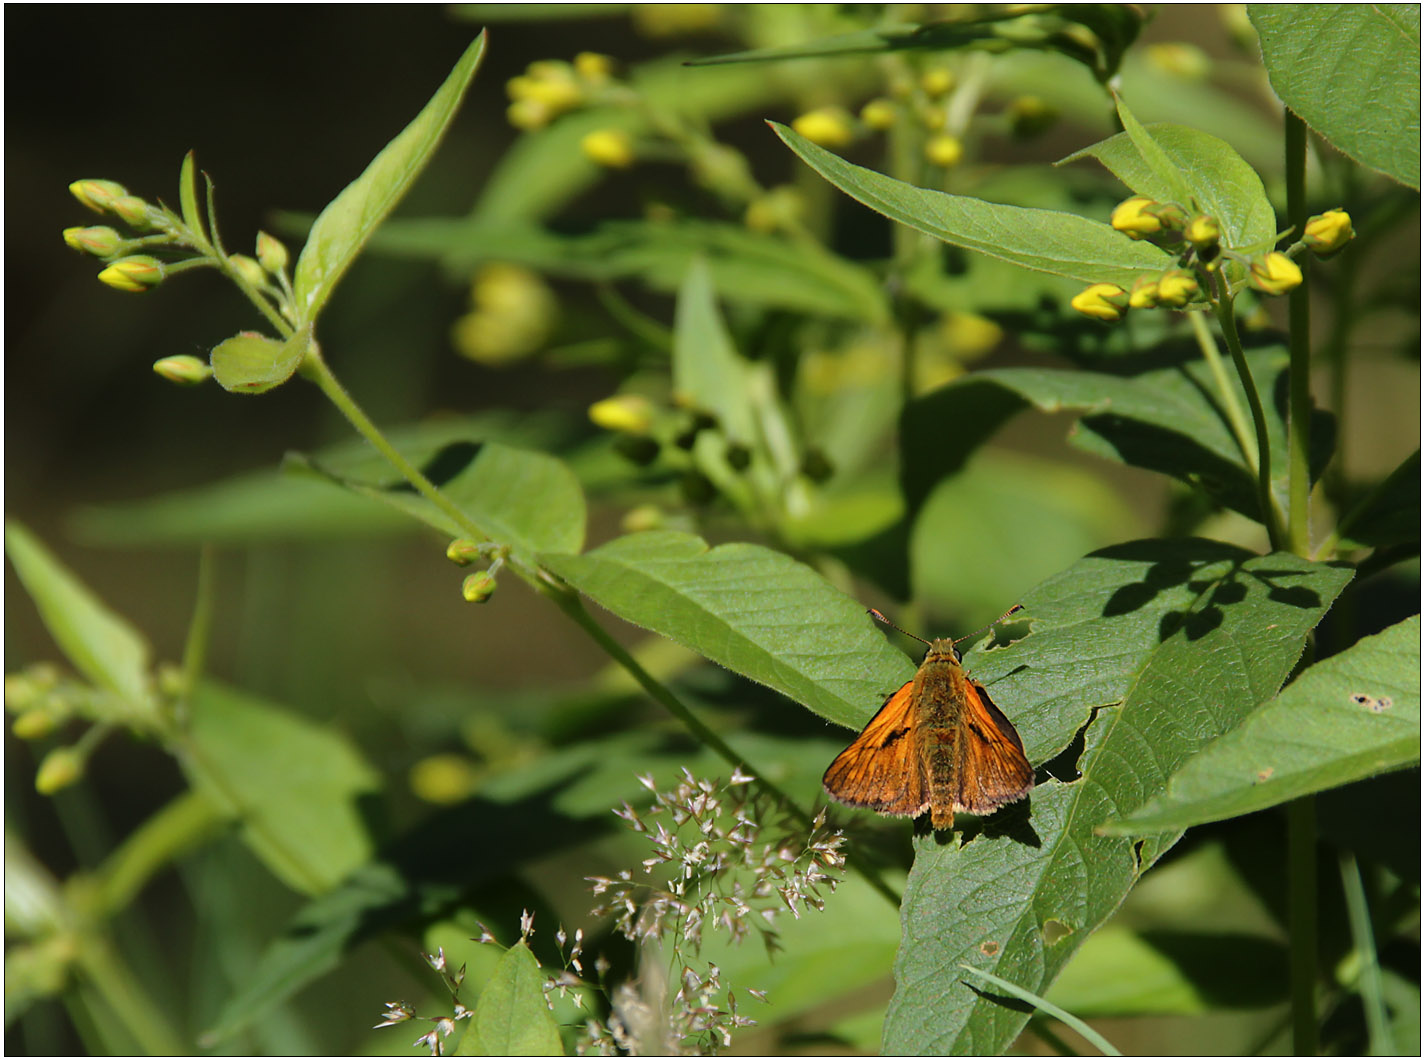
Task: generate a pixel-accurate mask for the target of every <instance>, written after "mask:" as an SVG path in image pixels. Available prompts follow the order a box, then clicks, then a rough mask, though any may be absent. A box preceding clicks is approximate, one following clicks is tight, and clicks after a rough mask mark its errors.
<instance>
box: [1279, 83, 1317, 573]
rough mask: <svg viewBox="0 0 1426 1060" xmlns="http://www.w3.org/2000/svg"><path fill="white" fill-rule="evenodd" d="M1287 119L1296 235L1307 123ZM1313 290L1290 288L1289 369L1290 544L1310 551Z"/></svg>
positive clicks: (1290, 208) (1300, 223)
mask: <svg viewBox="0 0 1426 1060" xmlns="http://www.w3.org/2000/svg"><path fill="white" fill-rule="evenodd" d="M1283 114H1284V116H1285V119H1286V128H1285V131H1284V140H1285V142H1286V150H1287V219H1288V221H1289V222H1290V223H1291V224H1292V230H1293V233H1294V235H1298V236H1300V235H1301V234H1302V232H1303V231H1304V230H1305V229H1306V227H1307V183H1306V176H1305V173H1306V168H1307V126H1306V125H1305V124H1304V123H1303V121H1302V119H1301V118H1299V117H1298V116H1297V115H1295V114H1293V113H1292V111H1290V110H1288V109H1287V108H1285V107H1284V108H1283ZM1311 306H1312V302H1311V294H1310V292H1309V290H1308V286H1307V284H1305V283H1302V284H1298V285H1297V286H1296V287H1294V288H1293V289H1292V290H1291V291H1289V292H1288V293H1287V317H1288V354H1289V359H1288V375H1287V380H1288V382H1287V542H1286V544H1287V547H1288V548H1289V549H1291V550H1292V552H1293V553H1294V554H1295V555H1298V556H1303V557H1307V556H1308V555H1309V554H1310V553H1311V549H1312V544H1311V527H1310V525H1309V521H1308V505H1307V501H1308V497H1309V495H1310V493H1311V490H1312V479H1311V468H1310V466H1309V458H1310V450H1309V446H1310V442H1311V427H1312V392H1311V383H1312V381H1311V378H1310V375H1309V373H1310V371H1311V368H1312V348H1311V336H1310V335H1309V334H1308V326H1309V324H1310V323H1311Z"/></svg>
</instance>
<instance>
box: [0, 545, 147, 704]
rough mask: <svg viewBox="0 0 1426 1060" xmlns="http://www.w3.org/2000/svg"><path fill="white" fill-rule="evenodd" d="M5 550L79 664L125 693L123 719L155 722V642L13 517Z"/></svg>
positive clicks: (47, 624) (89, 674)
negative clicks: (152, 679)
mask: <svg viewBox="0 0 1426 1060" xmlns="http://www.w3.org/2000/svg"><path fill="white" fill-rule="evenodd" d="M5 554H6V555H7V556H9V557H10V562H11V563H12V564H13V565H14V567H15V573H16V574H17V575H19V577H20V582H21V584H23V585H24V587H25V591H26V592H28V593H29V594H30V598H31V599H32V600H34V602H35V606H36V607H37V608H39V612H40V618H41V619H42V620H43V621H44V624H45V628H46V629H47V630H49V633H50V636H51V637H53V638H54V642H55V643H56V644H57V645H59V649H60V651H62V652H64V654H65V657H66V658H67V659H69V661H70V663H71V664H73V666H74V668H75V669H76V670H78V671H79V672H80V673H81V674H83V675H84V676H85V677H86V678H88V679H89V680H90V681H91V682H93V683H94V684H95V685H97V686H98V687H99V688H103V689H107V690H108V691H110V692H113V693H114V694H115V695H116V696H117V697H118V698H119V702H118V704H117V705H116V706H117V707H118V709H120V710H121V711H122V712H123V713H122V720H127V721H129V722H131V723H132V722H138V723H144V722H147V723H148V724H153V723H155V722H156V720H157V719H156V716H155V712H156V711H157V709H158V705H157V702H156V701H155V699H154V697H153V689H152V686H151V683H150V680H149V661H150V659H149V646H148V642H147V641H145V640H144V638H143V636H142V635H140V633H139V632H138V630H136V629H134V627H133V626H131V625H129V623H128V622H127V621H125V620H124V619H123V618H121V617H120V616H119V615H117V614H115V613H114V612H113V611H111V610H110V609H109V608H108V607H107V606H105V604H104V603H103V601H101V600H100V599H99V598H98V597H97V596H95V595H94V594H93V593H92V592H90V590H89V588H88V587H87V586H85V585H84V583H83V582H81V581H80V580H79V579H78V578H76V577H75V576H74V574H73V573H72V572H71V571H70V570H69V569H68V568H67V567H65V566H64V564H62V563H61V562H60V561H59V560H58V558H56V557H55V555H54V554H53V553H52V552H50V550H49V549H47V548H46V547H45V546H44V545H43V544H41V543H40V541H39V539H38V538H36V537H35V536H34V535H33V534H31V533H30V532H29V531H28V530H26V529H25V528H24V527H23V526H22V525H20V524H19V523H18V522H15V521H14V520H9V519H7V520H6V521H5ZM116 720H121V719H118V718H116Z"/></svg>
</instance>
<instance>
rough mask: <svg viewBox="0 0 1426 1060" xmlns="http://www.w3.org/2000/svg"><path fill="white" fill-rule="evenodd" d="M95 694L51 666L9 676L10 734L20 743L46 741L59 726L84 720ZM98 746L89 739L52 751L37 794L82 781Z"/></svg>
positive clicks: (42, 764)
mask: <svg viewBox="0 0 1426 1060" xmlns="http://www.w3.org/2000/svg"><path fill="white" fill-rule="evenodd" d="M95 694H96V692H95V690H94V689H92V688H90V687H88V686H87V685H84V684H83V683H82V682H80V681H77V680H75V679H74V678H71V677H65V676H62V675H61V674H60V672H59V670H58V669H57V668H56V667H55V666H54V665H52V664H50V663H36V664H35V665H33V666H30V667H29V668H28V669H26V670H23V671H20V672H19V673H11V674H6V675H5V709H6V710H7V711H9V712H10V713H11V714H13V715H15V720H14V721H13V722H12V723H11V726H10V731H11V732H13V733H14V734H15V736H17V737H18V738H19V739H21V740H38V739H41V738H43V737H46V736H48V735H50V734H51V733H52V732H54V731H55V730H56V729H57V728H58V727H59V726H60V725H62V724H64V723H66V722H68V721H71V720H73V719H74V718H76V717H82V716H84V715H85V709H84V704H85V702H86V700H88V699H90V698H91V697H93V696H94V695H95ZM95 731H96V730H92V729H91V730H90V732H91V733H92V732H95ZM95 743H96V738H95V737H94V736H86V737H81V739H80V741H79V743H77V744H74V745H72V746H64V747H55V748H52V749H51V750H50V751H49V752H48V753H47V754H46V755H45V757H44V758H43V759H42V760H41V761H40V768H39V771H38V772H37V773H36V775H35V790H36V791H38V792H39V793H40V794H41V795H53V794H54V793H55V792H57V791H60V790H61V789H63V788H67V787H69V786H71V785H72V784H74V783H76V782H78V781H79V780H81V779H83V777H84V771H85V766H86V764H87V762H88V758H89V753H90V751H91V750H92V749H93V748H94V746H95Z"/></svg>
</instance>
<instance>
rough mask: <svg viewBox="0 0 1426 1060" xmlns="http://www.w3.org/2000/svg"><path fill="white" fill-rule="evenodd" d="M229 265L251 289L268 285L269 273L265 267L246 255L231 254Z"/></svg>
mask: <svg viewBox="0 0 1426 1060" xmlns="http://www.w3.org/2000/svg"><path fill="white" fill-rule="evenodd" d="M228 264H229V265H231V266H232V267H233V268H235V269H237V270H238V275H239V276H241V277H242V278H243V279H244V281H246V282H247V284H248V285H249V286H251V287H262V286H263V285H264V284H266V283H267V273H266V272H265V271H264V270H263V267H262V266H261V265H259V264H258V263H257V261H256V260H255V259H253V258H250V257H248V256H247V255H246V254H229V255H228Z"/></svg>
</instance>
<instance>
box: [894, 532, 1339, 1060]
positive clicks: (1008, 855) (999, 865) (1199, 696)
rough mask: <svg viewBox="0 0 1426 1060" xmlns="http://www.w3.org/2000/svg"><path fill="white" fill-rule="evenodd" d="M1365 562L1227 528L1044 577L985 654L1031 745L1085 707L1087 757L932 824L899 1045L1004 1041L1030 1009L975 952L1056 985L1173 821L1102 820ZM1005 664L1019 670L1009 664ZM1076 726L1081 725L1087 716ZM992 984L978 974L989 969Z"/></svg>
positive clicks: (1252, 689) (936, 1048)
mask: <svg viewBox="0 0 1426 1060" xmlns="http://www.w3.org/2000/svg"><path fill="white" fill-rule="evenodd" d="M1349 578H1350V572H1349V571H1346V570H1343V569H1341V568H1338V567H1333V566H1324V565H1315V564H1310V563H1307V562H1304V561H1303V560H1300V559H1297V558H1296V557H1293V556H1289V555H1286V554H1282V553H1274V554H1272V555H1269V556H1254V555H1251V554H1249V553H1247V552H1244V551H1241V550H1238V549H1234V548H1230V547H1228V546H1225V545H1221V544H1217V543H1214V542H1208V541H1172V542H1166V541H1154V542H1141V543H1135V544H1131V545H1124V546H1117V547H1115V548H1111V549H1105V550H1103V551H1101V552H1098V553H1095V554H1093V555H1091V556H1087V557H1085V559H1084V560H1082V561H1080V563H1078V564H1076V565H1075V566H1074V567H1071V568H1070V569H1069V570H1067V571H1065V572H1064V573H1063V574H1062V575H1061V576H1059V577H1058V578H1054V579H1051V580H1050V581H1049V582H1046V583H1045V584H1044V585H1042V586H1040V587H1039V588H1038V589H1036V590H1034V591H1033V592H1031V593H1029V594H1027V595H1026V597H1025V599H1024V604H1025V607H1026V610H1027V612H1028V615H1029V622H1030V628H1031V633H1030V635H1029V636H1026V637H1024V638H1022V639H1020V640H1018V641H1015V642H1014V643H1013V644H1011V645H1009V646H1008V647H1006V648H1001V649H996V650H993V651H988V652H983V653H981V654H980V655H978V656H976V657H975V658H974V662H975V663H978V665H972V660H971V659H968V660H967V669H968V670H971V671H972V672H973V673H974V674H975V676H976V678H977V679H978V680H980V681H982V682H983V683H984V684H985V685H986V687H987V688H988V689H989V690H990V692H991V694H992V695H993V696H994V697H995V700H996V702H997V704H998V705H999V706H1000V707H1001V708H1002V709H1004V710H1005V712H1006V713H1007V715H1009V716H1010V717H1011V718H1012V719H1013V720H1014V722H1015V724H1016V725H1017V727H1018V728H1019V730H1020V733H1021V735H1022V737H1024V740H1025V746H1026V751H1027V753H1028V755H1029V757H1030V760H1031V761H1032V762H1035V763H1039V762H1042V761H1043V760H1044V756H1045V754H1046V752H1047V751H1051V752H1052V751H1054V750H1057V749H1058V748H1060V747H1063V746H1065V744H1066V743H1067V742H1068V740H1067V739H1066V738H1065V733H1064V732H1063V730H1062V729H1061V730H1060V731H1055V730H1056V728H1057V727H1059V726H1062V725H1063V724H1064V723H1065V721H1070V722H1073V720H1074V718H1075V717H1076V716H1077V717H1078V718H1080V719H1081V724H1083V722H1084V721H1087V722H1088V724H1087V725H1085V726H1084V730H1083V735H1084V745H1083V751H1082V752H1081V753H1079V754H1078V756H1077V762H1075V763H1073V764H1071V763H1069V762H1067V761H1065V760H1063V759H1062V760H1061V761H1060V762H1059V763H1058V765H1057V767H1056V769H1055V775H1056V776H1063V775H1067V773H1068V772H1069V771H1072V770H1074V769H1076V768H1077V771H1078V773H1079V777H1078V779H1075V780H1072V781H1063V780H1059V779H1050V780H1047V781H1045V782H1043V783H1041V784H1039V785H1038V786H1037V787H1036V788H1035V790H1034V791H1033V792H1032V794H1031V795H1030V798H1029V800H1028V802H1026V803H1020V804H1017V805H1016V806H1015V807H1008V808H1007V809H1006V810H1003V811H1001V813H1000V815H999V816H998V817H996V818H993V819H991V820H983V821H980V822H978V823H976V824H974V825H970V824H968V825H967V828H966V831H965V832H964V833H963V834H962V835H960V836H955V837H951V836H948V835H937V834H936V833H933V832H930V831H929V830H925V829H922V830H921V831H920V832H919V834H918V835H917V836H916V837H915V839H914V846H915V849H916V862H915V865H914V867H913V868H912V872H911V876H910V878H909V880H908V881H907V887H906V892H905V897H904V899H903V902H902V932H903V933H902V944H901V949H900V951H899V953H898V955H897V962H896V979H897V990H896V994H895V996H894V997H893V998H892V1002H891V1008H890V1010H889V1012H888V1014H887V1022H886V1032H885V1037H884V1040H883V1051H885V1052H887V1053H913V1052H914V1053H922V1054H938V1055H957V1054H972V1055H994V1054H998V1053H1001V1052H1003V1051H1004V1050H1005V1049H1006V1048H1007V1047H1008V1046H1009V1045H1010V1043H1011V1042H1012V1041H1013V1040H1014V1038H1015V1036H1016V1035H1017V1034H1018V1033H1019V1031H1020V1030H1021V1028H1022V1027H1023V1026H1024V1024H1025V1021H1026V1018H1027V1015H1026V1013H1025V1011H1024V1010H1023V1009H1022V1008H1020V1007H1019V1006H1015V1007H1011V1006H1009V1005H1006V1004H1005V1003H1004V1001H1003V1000H1002V999H1000V998H999V997H997V996H996V995H995V993H994V992H993V991H989V992H983V993H982V992H979V991H980V987H979V984H977V983H974V982H971V981H969V980H968V979H967V978H966V977H965V976H964V975H963V973H960V972H959V971H958V970H957V968H958V965H959V964H960V963H961V962H965V963H968V964H971V965H973V966H974V967H977V968H981V969H983V970H986V971H990V972H992V973H994V974H996V975H999V976H1001V977H1002V978H1004V979H1008V980H1010V981H1011V982H1014V983H1017V984H1018V985H1020V986H1021V987H1023V988H1025V989H1027V990H1030V991H1032V992H1034V993H1037V994H1040V995H1043V994H1044V993H1045V991H1046V989H1047V987H1048V986H1049V984H1050V982H1051V981H1052V980H1053V979H1054V978H1055V976H1056V974H1058V972H1059V971H1060V969H1061V968H1062V967H1063V966H1064V965H1065V963H1066V962H1067V961H1068V959H1069V957H1070V956H1071V955H1072V954H1073V953H1074V952H1075V951H1076V950H1077V949H1078V948H1079V946H1080V945H1081V944H1082V943H1083V942H1084V940H1085V939H1086V938H1087V937H1088V936H1089V935H1090V934H1091V932H1093V931H1094V929H1095V928H1097V927H1098V926H1099V925H1100V924H1102V923H1103V922H1104V921H1105V920H1106V919H1107V918H1108V917H1109V916H1110V915H1111V914H1112V913H1113V912H1114V910H1115V909H1117V908H1118V906H1119V904H1120V903H1121V902H1122V901H1123V899H1124V896H1125V894H1126V893H1127V892H1128V890H1129V888H1130V887H1131V886H1132V885H1133V884H1134V882H1135V881H1136V879H1137V878H1138V876H1139V875H1140V874H1141V873H1142V872H1143V871H1144V870H1145V869H1147V868H1148V867H1149V866H1150V865H1152V864H1153V862H1154V861H1155V860H1157V859H1158V857H1160V856H1161V855H1162V854H1163V852H1164V851H1165V850H1167V849H1168V847H1169V846H1170V845H1172V842H1173V841H1174V838H1175V837H1174V836H1172V835H1168V836H1161V837H1154V838H1152V839H1150V840H1147V841H1144V842H1142V843H1140V844H1134V843H1132V842H1131V841H1130V840H1128V839H1125V838H1119V837H1110V836H1103V835H1100V834H1099V833H1098V831H1097V829H1098V826H1099V825H1100V824H1102V823H1103V822H1104V821H1105V820H1107V819H1108V818H1110V817H1113V816H1116V815H1118V814H1121V813H1123V812H1124V811H1125V810H1127V809H1129V808H1131V807H1136V806H1138V805H1140V804H1142V803H1143V802H1144V801H1145V800H1146V799H1147V798H1150V797H1152V796H1153V795H1155V794H1156V793H1158V792H1159V791H1161V790H1162V789H1163V787H1164V785H1165V784H1166V783H1167V780H1168V777H1169V776H1170V775H1172V774H1173V773H1174V772H1175V771H1176V770H1177V769H1178V768H1179V767H1180V766H1181V765H1182V763H1183V762H1184V761H1186V760H1188V758H1189V757H1190V756H1192V755H1193V754H1194V753H1195V752H1197V751H1198V750H1199V749H1201V748H1202V747H1203V746H1205V745H1207V744H1208V743H1210V742H1211V741H1212V740H1213V739H1215V738H1216V737H1218V736H1220V735H1221V734H1222V733H1223V732H1226V731H1228V730H1229V729H1231V728H1233V727H1234V726H1235V725H1236V724H1238V722H1239V721H1240V720H1241V719H1242V718H1243V717H1244V716H1246V715H1247V714H1248V713H1249V712H1250V711H1251V709H1252V708H1253V706H1254V705H1256V704H1257V703H1260V702H1262V701H1263V700H1264V699H1266V698H1268V697H1269V696H1271V695H1272V694H1273V693H1275V692H1276V691H1277V689H1278V688H1279V687H1280V686H1281V684H1282V682H1283V680H1284V679H1285V678H1286V677H1287V675H1288V673H1289V672H1290V671H1291V669H1292V667H1293V665H1294V664H1295V663H1296V661H1297V659H1298V657H1299V656H1300V654H1301V652H1302V648H1303V644H1304V643H1305V640H1306V637H1307V635H1308V633H1309V632H1310V631H1311V630H1312V628H1313V627H1314V626H1315V625H1316V624H1317V623H1318V621H1319V620H1320V619H1321V617H1322V615H1323V614H1325V613H1326V611H1327V609H1328V607H1329V606H1330V605H1331V602H1332V600H1333V599H1334V598H1335V597H1336V596H1337V594H1338V593H1339V592H1340V591H1341V589H1342V587H1343V586H1344V585H1345V584H1346V583H1347V581H1348V579H1349ZM995 675H1004V676H1002V677H998V678H997V677H996V676H995ZM1071 731H1073V730H1071ZM972 987H975V989H972Z"/></svg>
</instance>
